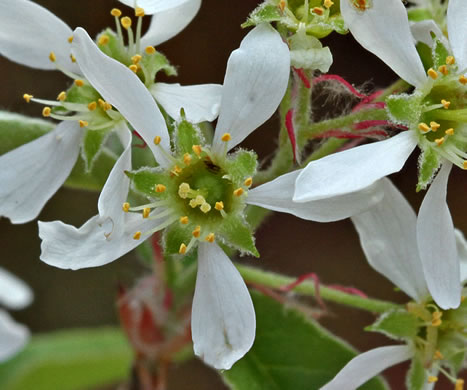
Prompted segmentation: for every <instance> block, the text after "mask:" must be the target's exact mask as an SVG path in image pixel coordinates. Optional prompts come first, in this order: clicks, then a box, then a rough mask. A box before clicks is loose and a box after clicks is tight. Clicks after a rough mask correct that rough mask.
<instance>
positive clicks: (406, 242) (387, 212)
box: [352, 179, 430, 302]
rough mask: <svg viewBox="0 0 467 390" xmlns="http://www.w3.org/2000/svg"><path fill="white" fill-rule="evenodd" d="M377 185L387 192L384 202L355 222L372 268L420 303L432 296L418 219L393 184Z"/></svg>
mask: <svg viewBox="0 0 467 390" xmlns="http://www.w3.org/2000/svg"><path fill="white" fill-rule="evenodd" d="M378 184H379V185H380V186H381V187H382V189H383V190H384V198H383V200H382V201H381V202H380V203H379V204H378V205H376V206H375V207H373V208H371V209H370V210H368V211H367V212H366V213H362V214H360V215H356V216H354V217H352V221H353V223H354V225H355V228H356V229H357V231H358V234H359V236H360V243H361V245H362V248H363V251H364V252H365V255H366V257H367V259H368V262H369V263H370V265H371V266H372V267H373V268H374V269H375V270H376V271H378V272H379V273H381V274H382V275H384V276H385V277H387V278H388V279H389V280H390V281H391V282H393V283H394V284H395V285H396V286H398V287H400V288H401V289H402V290H403V291H404V292H405V293H406V294H407V295H409V296H410V297H412V298H413V299H415V300H416V301H419V302H420V301H422V300H423V299H424V298H426V297H427V296H429V295H430V294H429V292H428V288H427V285H426V282H425V276H424V274H423V267H422V263H421V260H420V256H419V254H418V248H417V236H416V224H417V217H416V215H415V212H414V211H413V209H412V207H411V206H410V204H409V203H408V202H407V200H406V199H405V198H404V196H403V195H402V194H401V193H400V192H399V190H398V189H397V188H396V187H395V186H394V185H393V184H392V183H391V182H390V180H388V179H383V180H382V181H381V182H380V183H378Z"/></svg>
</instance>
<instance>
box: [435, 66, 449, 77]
mask: <svg viewBox="0 0 467 390" xmlns="http://www.w3.org/2000/svg"><path fill="white" fill-rule="evenodd" d="M438 71H439V72H440V73H442V74H444V75H445V76H447V75H448V74H449V69H448V67H447V66H446V65H441V66H440V67H439V68H438Z"/></svg>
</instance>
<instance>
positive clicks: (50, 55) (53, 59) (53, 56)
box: [49, 51, 57, 62]
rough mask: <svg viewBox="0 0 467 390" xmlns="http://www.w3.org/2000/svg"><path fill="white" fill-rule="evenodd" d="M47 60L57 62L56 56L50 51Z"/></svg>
mask: <svg viewBox="0 0 467 390" xmlns="http://www.w3.org/2000/svg"><path fill="white" fill-rule="evenodd" d="M49 60H50V61H52V62H55V61H57V56H56V55H55V53H54V52H53V51H51V52H50V54H49Z"/></svg>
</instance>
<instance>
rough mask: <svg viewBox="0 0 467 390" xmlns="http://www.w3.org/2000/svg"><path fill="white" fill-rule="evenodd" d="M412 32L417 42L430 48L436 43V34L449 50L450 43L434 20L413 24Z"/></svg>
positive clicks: (411, 25) (411, 24) (411, 26)
mask: <svg viewBox="0 0 467 390" xmlns="http://www.w3.org/2000/svg"><path fill="white" fill-rule="evenodd" d="M410 31H411V32H412V35H413V37H414V39H415V42H422V43H424V44H425V45H427V46H429V47H433V43H434V41H433V38H432V34H435V36H436V38H438V39H440V40H441V42H442V43H443V44H444V46H445V47H446V48H448V49H449V41H448V40H447V39H446V37H445V36H444V34H443V32H442V31H441V29H440V28H439V27H438V25H437V24H436V23H435V21H434V20H431V19H430V20H422V21H421V22H411V23H410Z"/></svg>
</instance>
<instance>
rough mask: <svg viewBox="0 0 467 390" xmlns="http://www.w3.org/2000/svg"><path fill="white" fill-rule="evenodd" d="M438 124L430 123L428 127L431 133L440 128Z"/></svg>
mask: <svg viewBox="0 0 467 390" xmlns="http://www.w3.org/2000/svg"><path fill="white" fill-rule="evenodd" d="M440 126H441V125H440V124H439V123H438V122H430V127H431V130H432V131H436V130H438V129H439V128H440Z"/></svg>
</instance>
